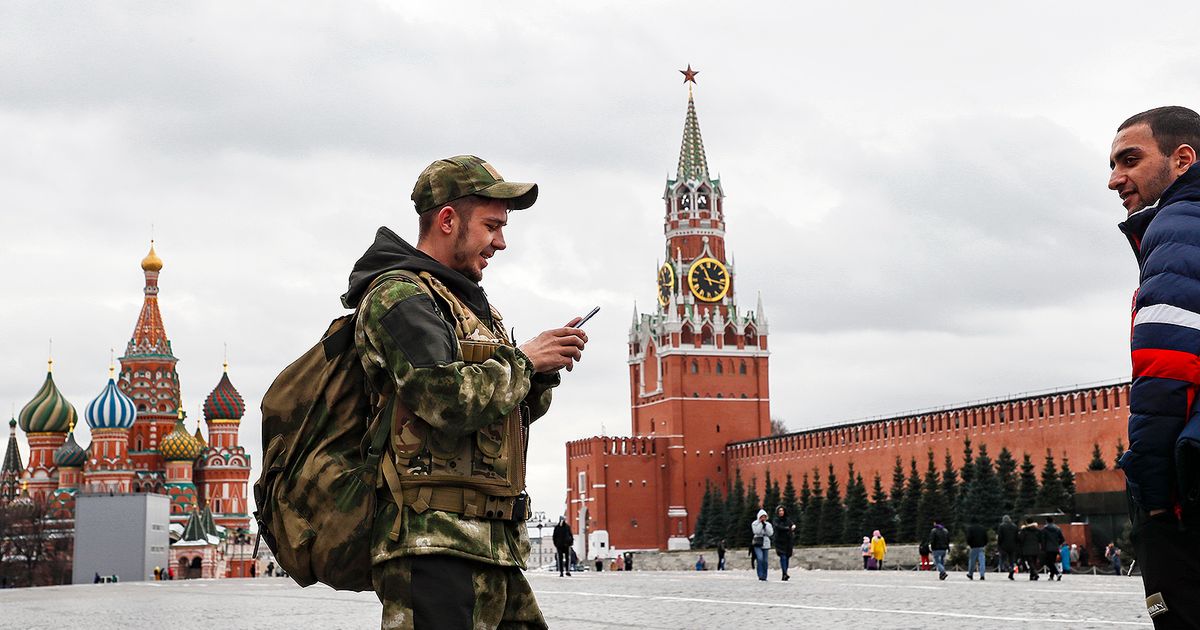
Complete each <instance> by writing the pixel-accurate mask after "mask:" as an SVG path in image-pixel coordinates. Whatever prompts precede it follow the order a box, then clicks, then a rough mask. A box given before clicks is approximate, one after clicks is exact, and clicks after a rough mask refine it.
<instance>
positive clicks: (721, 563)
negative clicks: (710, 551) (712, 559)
mask: <svg viewBox="0 0 1200 630" xmlns="http://www.w3.org/2000/svg"><path fill="white" fill-rule="evenodd" d="M717 570H718V571H724V570H725V539H724V538H722V539H721V540H718V541H717Z"/></svg>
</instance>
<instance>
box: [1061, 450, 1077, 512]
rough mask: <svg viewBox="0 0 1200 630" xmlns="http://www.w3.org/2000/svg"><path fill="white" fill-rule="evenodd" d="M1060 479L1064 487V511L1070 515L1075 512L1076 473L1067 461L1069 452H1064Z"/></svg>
mask: <svg viewBox="0 0 1200 630" xmlns="http://www.w3.org/2000/svg"><path fill="white" fill-rule="evenodd" d="M1058 480H1059V483H1061V484H1062V488H1063V511H1064V512H1066V513H1067V514H1068V515H1071V516H1074V514H1075V473H1074V472H1072V470H1071V465H1070V464H1069V463H1067V454H1066V453H1063V458H1062V464H1060V465H1059V468H1058Z"/></svg>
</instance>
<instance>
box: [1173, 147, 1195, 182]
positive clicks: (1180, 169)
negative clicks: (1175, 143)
mask: <svg viewBox="0 0 1200 630" xmlns="http://www.w3.org/2000/svg"><path fill="white" fill-rule="evenodd" d="M1173 157H1174V160H1173V161H1174V162H1175V171H1176V174H1177V175H1182V174H1183V173H1184V171H1186V170H1188V169H1189V168H1191V166H1192V165H1193V164H1195V163H1196V149H1194V148H1192V145H1190V144H1181V145H1179V148H1177V149H1175V155H1174V156H1173Z"/></svg>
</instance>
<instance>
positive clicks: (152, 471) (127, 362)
mask: <svg viewBox="0 0 1200 630" xmlns="http://www.w3.org/2000/svg"><path fill="white" fill-rule="evenodd" d="M141 268H142V273H143V275H144V277H145V286H144V287H143V288H142V294H143V299H142V310H141V312H139V313H138V319H137V323H136V324H135V325H134V327H133V335H132V336H131V337H130V338H129V343H128V344H126V346H125V356H123V357H121V358H120V359H119V360H120V362H121V373H120V378H119V381H118V385H119V387H120V388H121V391H122V392H124V393H125V394H126V395H128V396H129V398H130V399H132V400H133V403H134V405H135V407H136V409H137V412H138V417H137V422H136V423H135V424H134V425H133V426H132V427H130V429H129V448H128V450H129V457H130V460H131V461H132V462H133V468H134V470H135V471H136V477H137V479H136V484H135V485H136V486H137V487H138V489H146V490H149V489H161V488H162V487H163V484H164V483H165V481H166V480H165V478H164V476H163V473H162V471H163V470H164V469H165V464H164V461H163V459H162V456H161V455H160V453H159V451H158V447H159V442H160V441H161V440H162V439H163V438H164V437H166V435H167V434H168V433H170V432H171V430H172V428H174V425H175V416H176V412H177V411H178V410H179V391H180V389H179V374H178V372H177V371H176V369H175V364H176V363H177V362H178V359H176V358H175V355H174V354H173V352H172V350H171V340H170V339H168V338H167V331H166V328H165V327H164V326H163V318H162V313H161V312H160V311H159V304H158V290H159V287H158V279H159V274H160V273H161V272H162V268H163V260H162V258H160V257H159V256H158V253H157V252H156V251H155V249H154V241H151V242H150V252H149V253H148V254H146V257H145V258H143V259H142V263H141Z"/></svg>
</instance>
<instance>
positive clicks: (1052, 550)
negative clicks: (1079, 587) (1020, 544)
mask: <svg viewBox="0 0 1200 630" xmlns="http://www.w3.org/2000/svg"><path fill="white" fill-rule="evenodd" d="M1065 540H1066V536H1063V533H1062V530H1061V529H1059V528H1058V525H1055V524H1054V517H1053V516H1047V517H1046V526H1045V527H1043V528H1042V552H1043V553H1044V554H1045V555H1043V556H1042V564H1044V565H1046V568H1047V569H1049V570H1050V579H1051V580H1053V579H1054V578H1058V581H1059V582H1061V581H1062V574H1061V573H1059V572H1058V552H1059V548H1060V547H1062V544H1063V541H1065Z"/></svg>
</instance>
